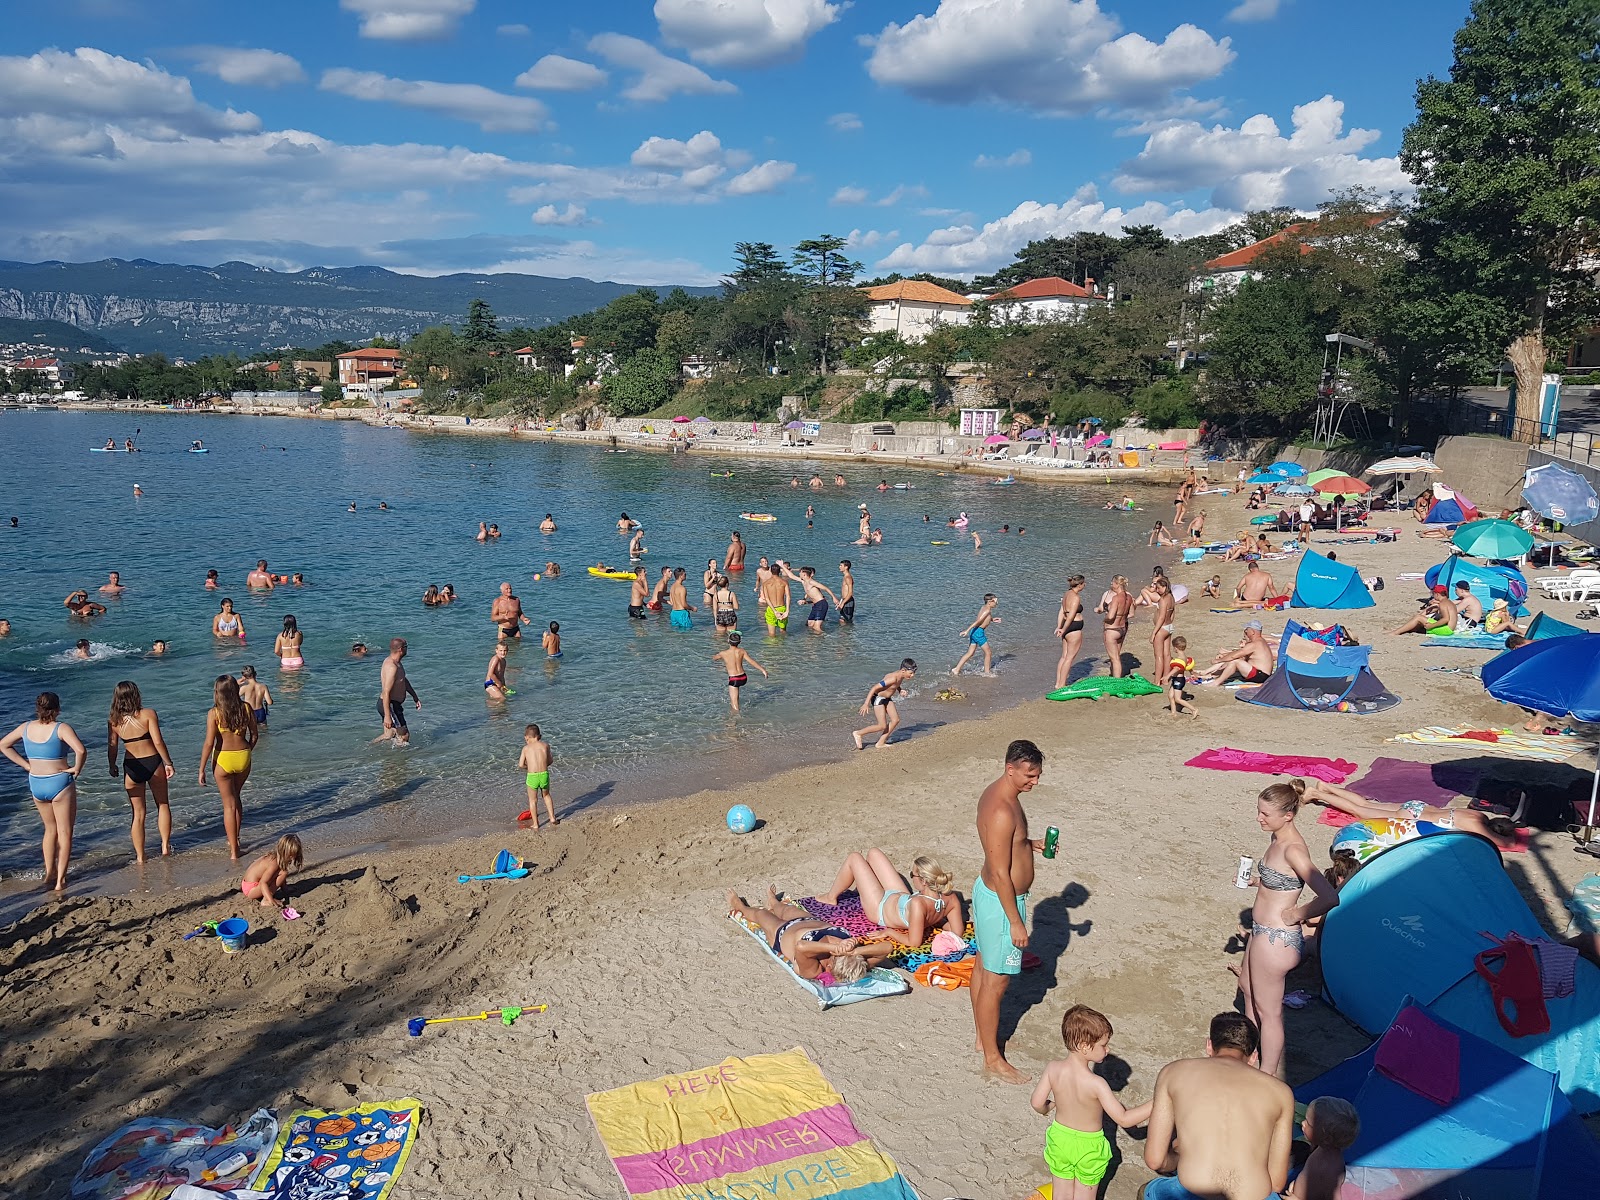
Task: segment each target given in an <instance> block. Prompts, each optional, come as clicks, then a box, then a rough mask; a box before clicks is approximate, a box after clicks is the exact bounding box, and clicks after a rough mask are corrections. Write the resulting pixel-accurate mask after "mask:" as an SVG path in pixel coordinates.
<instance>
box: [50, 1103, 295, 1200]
mask: <svg viewBox="0 0 1600 1200" xmlns="http://www.w3.org/2000/svg"><path fill="white" fill-rule="evenodd" d="M277 1137H278V1121H277V1118H276V1117H274V1116H273V1115H272V1114H271V1113H270V1112H268V1111H267V1110H266V1109H264V1108H263V1109H261V1110H259V1111H258V1112H256V1113H255V1115H254V1116H252V1117H251V1118H250V1119H249V1120H248V1121H246V1122H245V1123H244V1124H243V1125H241V1126H239V1128H238V1129H237V1130H236V1129H234V1128H233V1126H231V1125H225V1126H223V1127H222V1128H221V1129H212V1128H210V1127H209V1126H206V1125H195V1124H189V1123H185V1122H183V1121H168V1120H166V1119H164V1118H161V1117H147V1118H145V1119H144V1120H142V1121H130V1122H128V1124H126V1125H124V1126H122V1127H121V1128H120V1129H118V1130H117V1131H116V1132H115V1133H113V1134H110V1135H109V1136H108V1137H106V1138H104V1139H103V1140H102V1141H101V1142H100V1144H99V1145H97V1146H96V1147H95V1148H94V1149H93V1150H91V1151H89V1157H87V1158H86V1159H84V1160H83V1166H82V1167H81V1168H80V1169H79V1171H78V1174H77V1176H76V1177H75V1178H74V1179H73V1181H72V1191H71V1196H72V1200H122V1198H123V1197H130V1196H137V1197H138V1200H166V1197H168V1196H170V1195H171V1194H172V1189H173V1188H175V1187H177V1186H178V1185H179V1184H181V1183H187V1182H189V1179H190V1178H191V1177H194V1178H198V1177H199V1175H200V1172H201V1171H204V1170H213V1169H215V1168H216V1167H217V1165H218V1164H219V1163H222V1162H224V1161H225V1160H227V1159H230V1158H232V1157H234V1156H235V1155H237V1154H245V1155H248V1156H249V1160H248V1161H247V1162H246V1163H245V1164H244V1165H243V1166H241V1167H239V1168H238V1169H237V1170H235V1171H233V1172H231V1173H230V1174H228V1175H224V1176H220V1177H219V1178H218V1179H217V1180H216V1181H215V1182H214V1183H212V1184H209V1185H208V1186H210V1187H213V1188H215V1189H217V1190H218V1191H221V1190H223V1189H227V1190H230V1191H231V1190H233V1189H234V1188H238V1187H241V1186H243V1184H244V1181H245V1179H246V1178H247V1177H248V1176H249V1175H250V1173H251V1172H252V1171H254V1170H255V1169H256V1165H257V1164H258V1163H260V1162H261V1157H262V1155H264V1154H265V1153H266V1152H267V1150H268V1148H269V1147H271V1146H272V1144H273V1142H274V1141H276V1140H277Z"/></svg>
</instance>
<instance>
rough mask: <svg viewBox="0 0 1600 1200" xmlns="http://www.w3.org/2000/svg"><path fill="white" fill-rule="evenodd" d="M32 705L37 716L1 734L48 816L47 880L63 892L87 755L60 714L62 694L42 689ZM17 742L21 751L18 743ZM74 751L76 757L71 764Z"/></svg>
mask: <svg viewBox="0 0 1600 1200" xmlns="http://www.w3.org/2000/svg"><path fill="white" fill-rule="evenodd" d="M33 710H34V719H33V720H32V721H24V722H23V723H22V724H21V725H18V726H17V727H16V728H15V729H13V730H12V731H11V732H10V733H8V734H6V736H5V737H4V738H0V754H4V755H5V756H6V757H7V758H9V759H10V760H11V761H12V762H14V763H16V764H17V766H19V767H21V768H22V769H23V770H24V771H26V772H27V773H28V791H29V792H31V793H32V794H33V806H34V807H35V808H37V809H38V810H39V817H40V819H41V820H43V821H44V885H45V887H47V888H54V889H55V890H56V891H57V892H64V891H66V889H67V860H68V859H70V858H71V857H72V825H73V822H74V821H75V820H76V819H77V816H78V776H79V775H81V774H82V773H83V767H84V762H85V757H86V756H85V755H84V751H83V742H82V741H80V740H79V738H78V735H77V734H76V733H75V732H73V729H72V726H71V725H68V724H67V723H66V722H65V721H62V720H60V719H59V718H60V716H61V697H60V696H58V695H56V694H55V693H54V692H40V693H39V697H38V699H36V700H35V701H34V702H33ZM18 742H21V743H22V750H23V753H22V754H19V753H18V752H17V750H16V748H15V747H16V745H17V743H18ZM69 751H70V752H71V754H72V758H73V764H72V766H70V767H69V766H68V765H67V755H68V752H69ZM24 754H25V755H26V757H24V756H23V755H24Z"/></svg>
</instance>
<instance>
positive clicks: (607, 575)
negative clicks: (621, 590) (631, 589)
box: [589, 567, 636, 579]
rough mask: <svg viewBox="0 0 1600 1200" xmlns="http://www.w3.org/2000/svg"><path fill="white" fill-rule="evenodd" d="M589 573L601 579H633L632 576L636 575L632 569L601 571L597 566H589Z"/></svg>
mask: <svg viewBox="0 0 1600 1200" xmlns="http://www.w3.org/2000/svg"><path fill="white" fill-rule="evenodd" d="M589 574H591V575H594V576H597V577H599V578H601V579H634V578H636V575H635V574H634V572H632V571H602V570H601V569H600V568H599V567H590V568H589Z"/></svg>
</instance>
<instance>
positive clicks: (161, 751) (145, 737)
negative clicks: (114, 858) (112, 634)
mask: <svg viewBox="0 0 1600 1200" xmlns="http://www.w3.org/2000/svg"><path fill="white" fill-rule="evenodd" d="M118 742H121V743H122V749H123V756H122V786H123V789H124V790H125V791H126V792H127V793H128V806H129V807H130V808H131V809H132V810H133V824H132V826H131V828H130V830H129V833H130V836H131V837H132V838H133V857H134V861H136V862H138V863H141V864H142V863H143V862H144V813H145V788H146V786H148V787H149V789H150V795H151V796H152V797H153V798H154V799H155V802H156V831H157V832H158V833H160V835H161V853H162V855H163V856H166V855H168V854H171V853H172V806H171V804H169V803H168V801H167V781H168V780H169V779H171V778H172V771H173V768H172V755H170V754H169V753H167V743H166V742H165V740H163V739H162V737H161V719H160V718H159V717H158V716H157V715H156V710H155V709H153V708H146V707H145V706H144V699H143V697H141V696H140V695H139V685H138V684H136V683H134V682H133V681H132V680H129V679H124V680H123V681H122V682H121V683H119V684H117V686H116V688H115V689H113V691H112V693H111V715H110V716H109V717H107V718H106V763H107V765H108V766H109V767H110V770H111V777H112V778H113V779H115V778H116V776H117V743H118Z"/></svg>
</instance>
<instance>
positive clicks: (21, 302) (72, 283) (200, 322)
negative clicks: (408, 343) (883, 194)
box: [0, 259, 709, 358]
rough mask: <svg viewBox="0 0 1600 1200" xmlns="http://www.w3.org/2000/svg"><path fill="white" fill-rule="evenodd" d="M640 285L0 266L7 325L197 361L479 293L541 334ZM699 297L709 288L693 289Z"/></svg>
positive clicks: (423, 321)
mask: <svg viewBox="0 0 1600 1200" xmlns="http://www.w3.org/2000/svg"><path fill="white" fill-rule="evenodd" d="M633 290H635V289H634V288H633V287H631V286H629V285H625V284H618V283H607V282H596V281H594V280H589V279H554V278H548V277H545V276H541V275H511V274H502V275H470V274H462V275H446V276H439V277H433V278H427V277H422V276H415V275H400V274H396V273H395V272H392V271H386V270H383V269H382V268H379V267H337V268H330V267H315V268H312V269H310V270H306V271H296V272H292V273H290V272H279V271H271V270H267V269H266V268H263V267H256V266H252V265H251V264H248V263H223V264H222V265H221V266H218V267H189V266H174V265H170V264H165V263H153V262H148V261H145V260H136V261H133V262H127V261H123V260H121V259H106V260H104V261H101V262H96V263H58V262H50V263H17V262H0V318H6V317H9V318H20V319H25V320H50V321H62V322H65V323H67V324H70V325H76V326H77V327H78V328H80V329H87V330H92V331H94V332H96V333H99V334H101V335H102V336H104V337H105V338H107V339H108V340H109V341H112V342H115V343H116V344H117V345H119V346H122V347H124V348H126V349H127V350H128V351H130V352H132V353H135V354H146V353H154V352H160V353H163V354H167V355H173V356H176V355H182V356H183V357H185V358H198V357H200V356H201V355H205V354H220V353H227V352H229V351H233V352H238V353H251V352H254V351H256V350H261V349H269V348H274V347H279V346H315V345H320V344H321V343H323V342H327V341H331V340H334V339H344V340H347V341H353V342H362V341H367V340H368V339H370V338H373V337H388V338H395V339H403V338H406V337H409V336H411V335H412V334H414V333H417V332H418V331H420V330H422V329H424V328H426V327H427V326H429V325H441V324H446V323H455V324H459V323H460V322H461V321H462V320H464V319H465V316H466V311H467V305H468V304H469V303H470V302H471V301H472V300H473V299H475V298H478V297H481V298H483V299H485V300H487V301H488V302H489V304H490V305H491V306H492V307H493V308H494V310H495V314H496V315H497V316H498V317H499V318H500V323H501V325H502V326H515V325H525V326H529V327H535V326H539V325H547V324H550V323H551V322H553V321H559V320H561V319H562V318H564V317H568V316H572V315H575V314H577V313H580V312H585V311H587V310H589V309H591V308H594V307H596V306H598V305H601V304H604V303H606V302H607V301H609V300H611V299H614V298H615V297H617V296H619V295H623V294H625V293H627V292H631V291H633ZM691 290H693V291H697V292H703V291H707V290H709V289H700V288H696V289H691Z"/></svg>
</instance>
